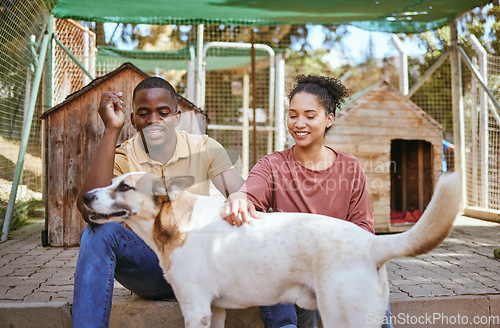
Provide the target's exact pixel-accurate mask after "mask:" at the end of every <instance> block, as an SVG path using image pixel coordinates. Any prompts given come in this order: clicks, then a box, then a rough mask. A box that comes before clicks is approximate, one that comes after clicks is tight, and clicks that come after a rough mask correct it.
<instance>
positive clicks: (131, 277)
mask: <svg viewBox="0 0 500 328" xmlns="http://www.w3.org/2000/svg"><path fill="white" fill-rule="evenodd" d="M115 278H116V280H117V281H118V282H120V283H121V284H122V285H123V286H124V287H126V288H128V289H129V290H131V291H132V292H133V293H135V294H137V295H139V296H141V297H143V298H148V299H156V300H159V299H166V298H174V293H173V291H172V288H171V287H170V285H169V284H168V283H167V281H166V280H165V278H164V277H163V272H162V270H161V268H160V265H159V261H158V257H157V256H156V254H155V253H154V252H153V251H152V250H151V249H150V248H149V247H148V246H147V245H146V244H145V243H144V242H143V241H142V239H140V238H139V237H138V236H137V235H136V234H135V233H134V232H132V231H131V230H129V229H126V228H125V227H123V226H122V225H120V224H118V223H114V222H110V223H106V224H103V225H94V226H91V225H88V226H87V227H86V228H85V229H84V231H83V232H82V235H81V238H80V253H79V255H78V261H77V264H76V273H75V286H74V293H73V310H72V316H73V327H85V328H90V327H108V323H109V315H110V312H111V299H112V297H113V284H114V279H115Z"/></svg>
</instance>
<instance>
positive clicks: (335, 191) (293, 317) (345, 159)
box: [221, 75, 374, 328]
mask: <svg viewBox="0 0 500 328" xmlns="http://www.w3.org/2000/svg"><path fill="white" fill-rule="evenodd" d="M296 82H297V85H296V86H295V88H294V89H293V90H292V92H291V93H290V95H289V99H290V105H289V110H288V117H287V127H288V132H289V133H290V135H291V136H292V137H293V139H294V141H295V145H293V146H292V147H290V148H288V149H285V150H282V151H277V152H274V153H273V154H269V155H267V156H265V157H263V158H262V159H260V160H259V161H258V162H257V164H256V165H255V166H254V167H253V168H252V170H251V172H250V174H249V176H248V179H247V181H246V182H245V184H244V185H243V187H242V188H241V189H240V191H238V192H237V193H234V194H232V195H231V196H230V197H229V198H228V200H227V201H226V204H225V205H224V207H223V209H222V210H221V216H222V217H223V218H224V219H225V220H226V221H227V222H229V223H230V224H232V225H236V226H241V225H242V224H243V223H246V222H249V221H250V220H251V217H254V218H256V217H257V215H256V210H257V211H263V212H268V211H271V210H272V211H274V212H277V211H279V212H301V213H314V214H322V215H327V216H331V217H334V218H339V219H343V220H347V221H351V222H352V223H354V224H356V225H358V226H360V227H361V228H363V229H365V230H367V231H369V232H371V233H373V232H374V220H373V214H372V210H371V206H370V200H369V197H368V192H367V189H366V176H365V174H364V172H363V170H362V168H361V165H360V164H359V162H358V161H357V159H356V158H355V157H354V156H352V155H350V154H348V153H345V152H341V151H338V150H335V149H333V148H331V147H329V146H326V145H324V143H323V142H324V138H325V133H326V131H327V130H328V129H329V128H330V127H331V126H332V125H333V123H334V119H335V111H336V110H337V109H339V108H340V106H341V105H342V103H343V101H344V98H345V97H346V96H347V95H348V90H347V88H346V87H345V86H344V85H343V84H342V83H341V82H340V81H339V80H337V79H333V78H328V77H324V76H315V75H309V76H304V75H300V76H298V77H296ZM307 242H308V241H307V240H297V245H298V247H299V248H300V244H302V243H307ZM278 246H279V245H278ZM273 270H280V268H278V267H277V268H273ZM250 274H251V273H250ZM284 275H285V273H284ZM361 301H362V300H360V302H361ZM332 306H342V305H341V304H338V305H335V304H332ZM360 306H361V305H360ZM261 317H262V320H263V322H264V325H265V327H266V328H268V327H287V328H290V327H303V328H313V327H317V326H318V321H319V313H318V312H317V311H310V310H304V309H300V308H299V307H296V306H295V305H294V304H278V305H275V306H263V307H261Z"/></svg>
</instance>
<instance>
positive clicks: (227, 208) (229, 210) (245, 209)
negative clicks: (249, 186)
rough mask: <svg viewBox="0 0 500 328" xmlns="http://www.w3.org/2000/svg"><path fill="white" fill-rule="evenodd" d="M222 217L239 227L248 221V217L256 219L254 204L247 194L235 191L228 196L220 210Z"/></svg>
mask: <svg viewBox="0 0 500 328" xmlns="http://www.w3.org/2000/svg"><path fill="white" fill-rule="evenodd" d="M220 216H221V217H222V219H224V220H226V221H227V222H228V223H229V224H230V225H233V226H234V225H236V226H238V227H240V226H241V225H242V224H243V223H250V219H251V218H254V219H258V218H259V217H258V216H257V211H256V210H255V206H254V205H253V204H252V202H251V201H250V200H248V198H247V195H246V194H245V193H243V192H240V191H238V192H235V193H234V194H232V195H231V196H229V197H228V198H227V200H226V203H225V204H224V207H222V210H221V211H220Z"/></svg>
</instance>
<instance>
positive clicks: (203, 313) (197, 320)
mask: <svg viewBox="0 0 500 328" xmlns="http://www.w3.org/2000/svg"><path fill="white" fill-rule="evenodd" d="M198 297H199V298H201V297H200V296H199V295H198ZM177 301H178V302H179V305H180V307H181V311H182V316H183V317H184V325H185V327H186V328H209V327H211V325H210V323H211V319H212V312H211V311H210V303H209V302H205V301H203V300H202V301H200V300H194V301H193V300H190V301H183V300H181V299H180V298H179V297H177Z"/></svg>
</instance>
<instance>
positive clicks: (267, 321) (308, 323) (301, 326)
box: [260, 304, 393, 328]
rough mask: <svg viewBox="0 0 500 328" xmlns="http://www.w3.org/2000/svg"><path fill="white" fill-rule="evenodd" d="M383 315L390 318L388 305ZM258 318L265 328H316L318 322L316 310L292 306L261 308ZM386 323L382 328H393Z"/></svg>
mask: <svg viewBox="0 0 500 328" xmlns="http://www.w3.org/2000/svg"><path fill="white" fill-rule="evenodd" d="M385 315H386V317H387V318H391V317H392V313H391V306H390V304H388V305H387V311H386V313H385ZM260 316H261V318H262V322H263V323H264V327H265V328H296V327H298V328H317V327H318V324H319V321H320V315H319V312H318V311H317V310H305V309H302V308H300V307H298V306H296V305H293V304H278V305H273V306H261V307H260ZM386 321H387V322H388V323H384V324H382V328H393V327H392V323H391V320H386Z"/></svg>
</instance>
